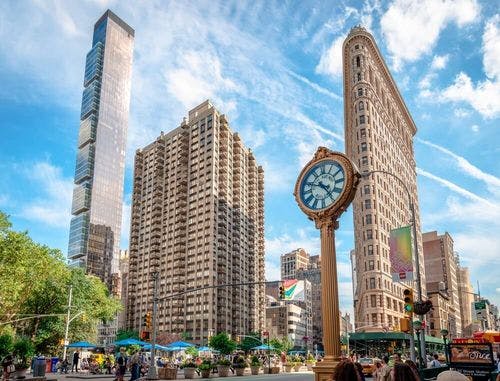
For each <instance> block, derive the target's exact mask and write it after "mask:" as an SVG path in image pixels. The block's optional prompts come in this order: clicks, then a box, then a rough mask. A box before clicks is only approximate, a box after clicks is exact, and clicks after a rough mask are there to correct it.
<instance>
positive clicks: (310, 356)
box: [306, 353, 316, 364]
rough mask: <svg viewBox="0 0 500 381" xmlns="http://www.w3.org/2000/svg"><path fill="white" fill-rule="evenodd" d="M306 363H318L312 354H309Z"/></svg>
mask: <svg viewBox="0 0 500 381" xmlns="http://www.w3.org/2000/svg"><path fill="white" fill-rule="evenodd" d="M306 362H307V363H308V364H312V363H315V362H316V360H315V359H314V356H313V355H312V353H308V354H307V358H306Z"/></svg>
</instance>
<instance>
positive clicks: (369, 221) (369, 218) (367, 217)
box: [365, 214, 373, 225]
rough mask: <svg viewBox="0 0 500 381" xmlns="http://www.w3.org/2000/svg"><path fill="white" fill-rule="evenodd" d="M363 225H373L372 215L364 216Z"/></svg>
mask: <svg viewBox="0 0 500 381" xmlns="http://www.w3.org/2000/svg"><path fill="white" fill-rule="evenodd" d="M365 223H366V224H367V225H371V224H373V222H372V215H371V214H367V215H366V217H365Z"/></svg>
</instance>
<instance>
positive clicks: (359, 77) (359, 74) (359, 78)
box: [358, 73, 361, 81]
mask: <svg viewBox="0 0 500 381" xmlns="http://www.w3.org/2000/svg"><path fill="white" fill-rule="evenodd" d="M358 81H361V73H358Z"/></svg>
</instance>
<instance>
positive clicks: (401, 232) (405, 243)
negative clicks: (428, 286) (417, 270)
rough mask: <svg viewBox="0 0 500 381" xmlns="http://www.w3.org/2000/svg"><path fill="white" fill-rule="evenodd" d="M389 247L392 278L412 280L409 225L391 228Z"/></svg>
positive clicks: (397, 280) (396, 280)
mask: <svg viewBox="0 0 500 381" xmlns="http://www.w3.org/2000/svg"><path fill="white" fill-rule="evenodd" d="M389 247H390V253H389V258H390V261H391V274H392V280H393V281H395V282H401V281H407V280H413V259H412V250H411V227H410V226H405V227H402V228H399V229H394V230H391V233H390V237H389Z"/></svg>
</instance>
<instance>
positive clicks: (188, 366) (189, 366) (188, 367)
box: [181, 359, 196, 379]
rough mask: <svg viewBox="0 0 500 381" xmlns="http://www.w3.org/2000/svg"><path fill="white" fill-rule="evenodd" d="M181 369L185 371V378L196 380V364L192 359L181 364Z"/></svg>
mask: <svg viewBox="0 0 500 381" xmlns="http://www.w3.org/2000/svg"><path fill="white" fill-rule="evenodd" d="M181 369H182V370H184V378H188V379H191V378H194V373H195V371H196V364H195V362H194V361H193V360H192V359H187V360H185V361H184V362H183V363H182V364H181Z"/></svg>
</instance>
